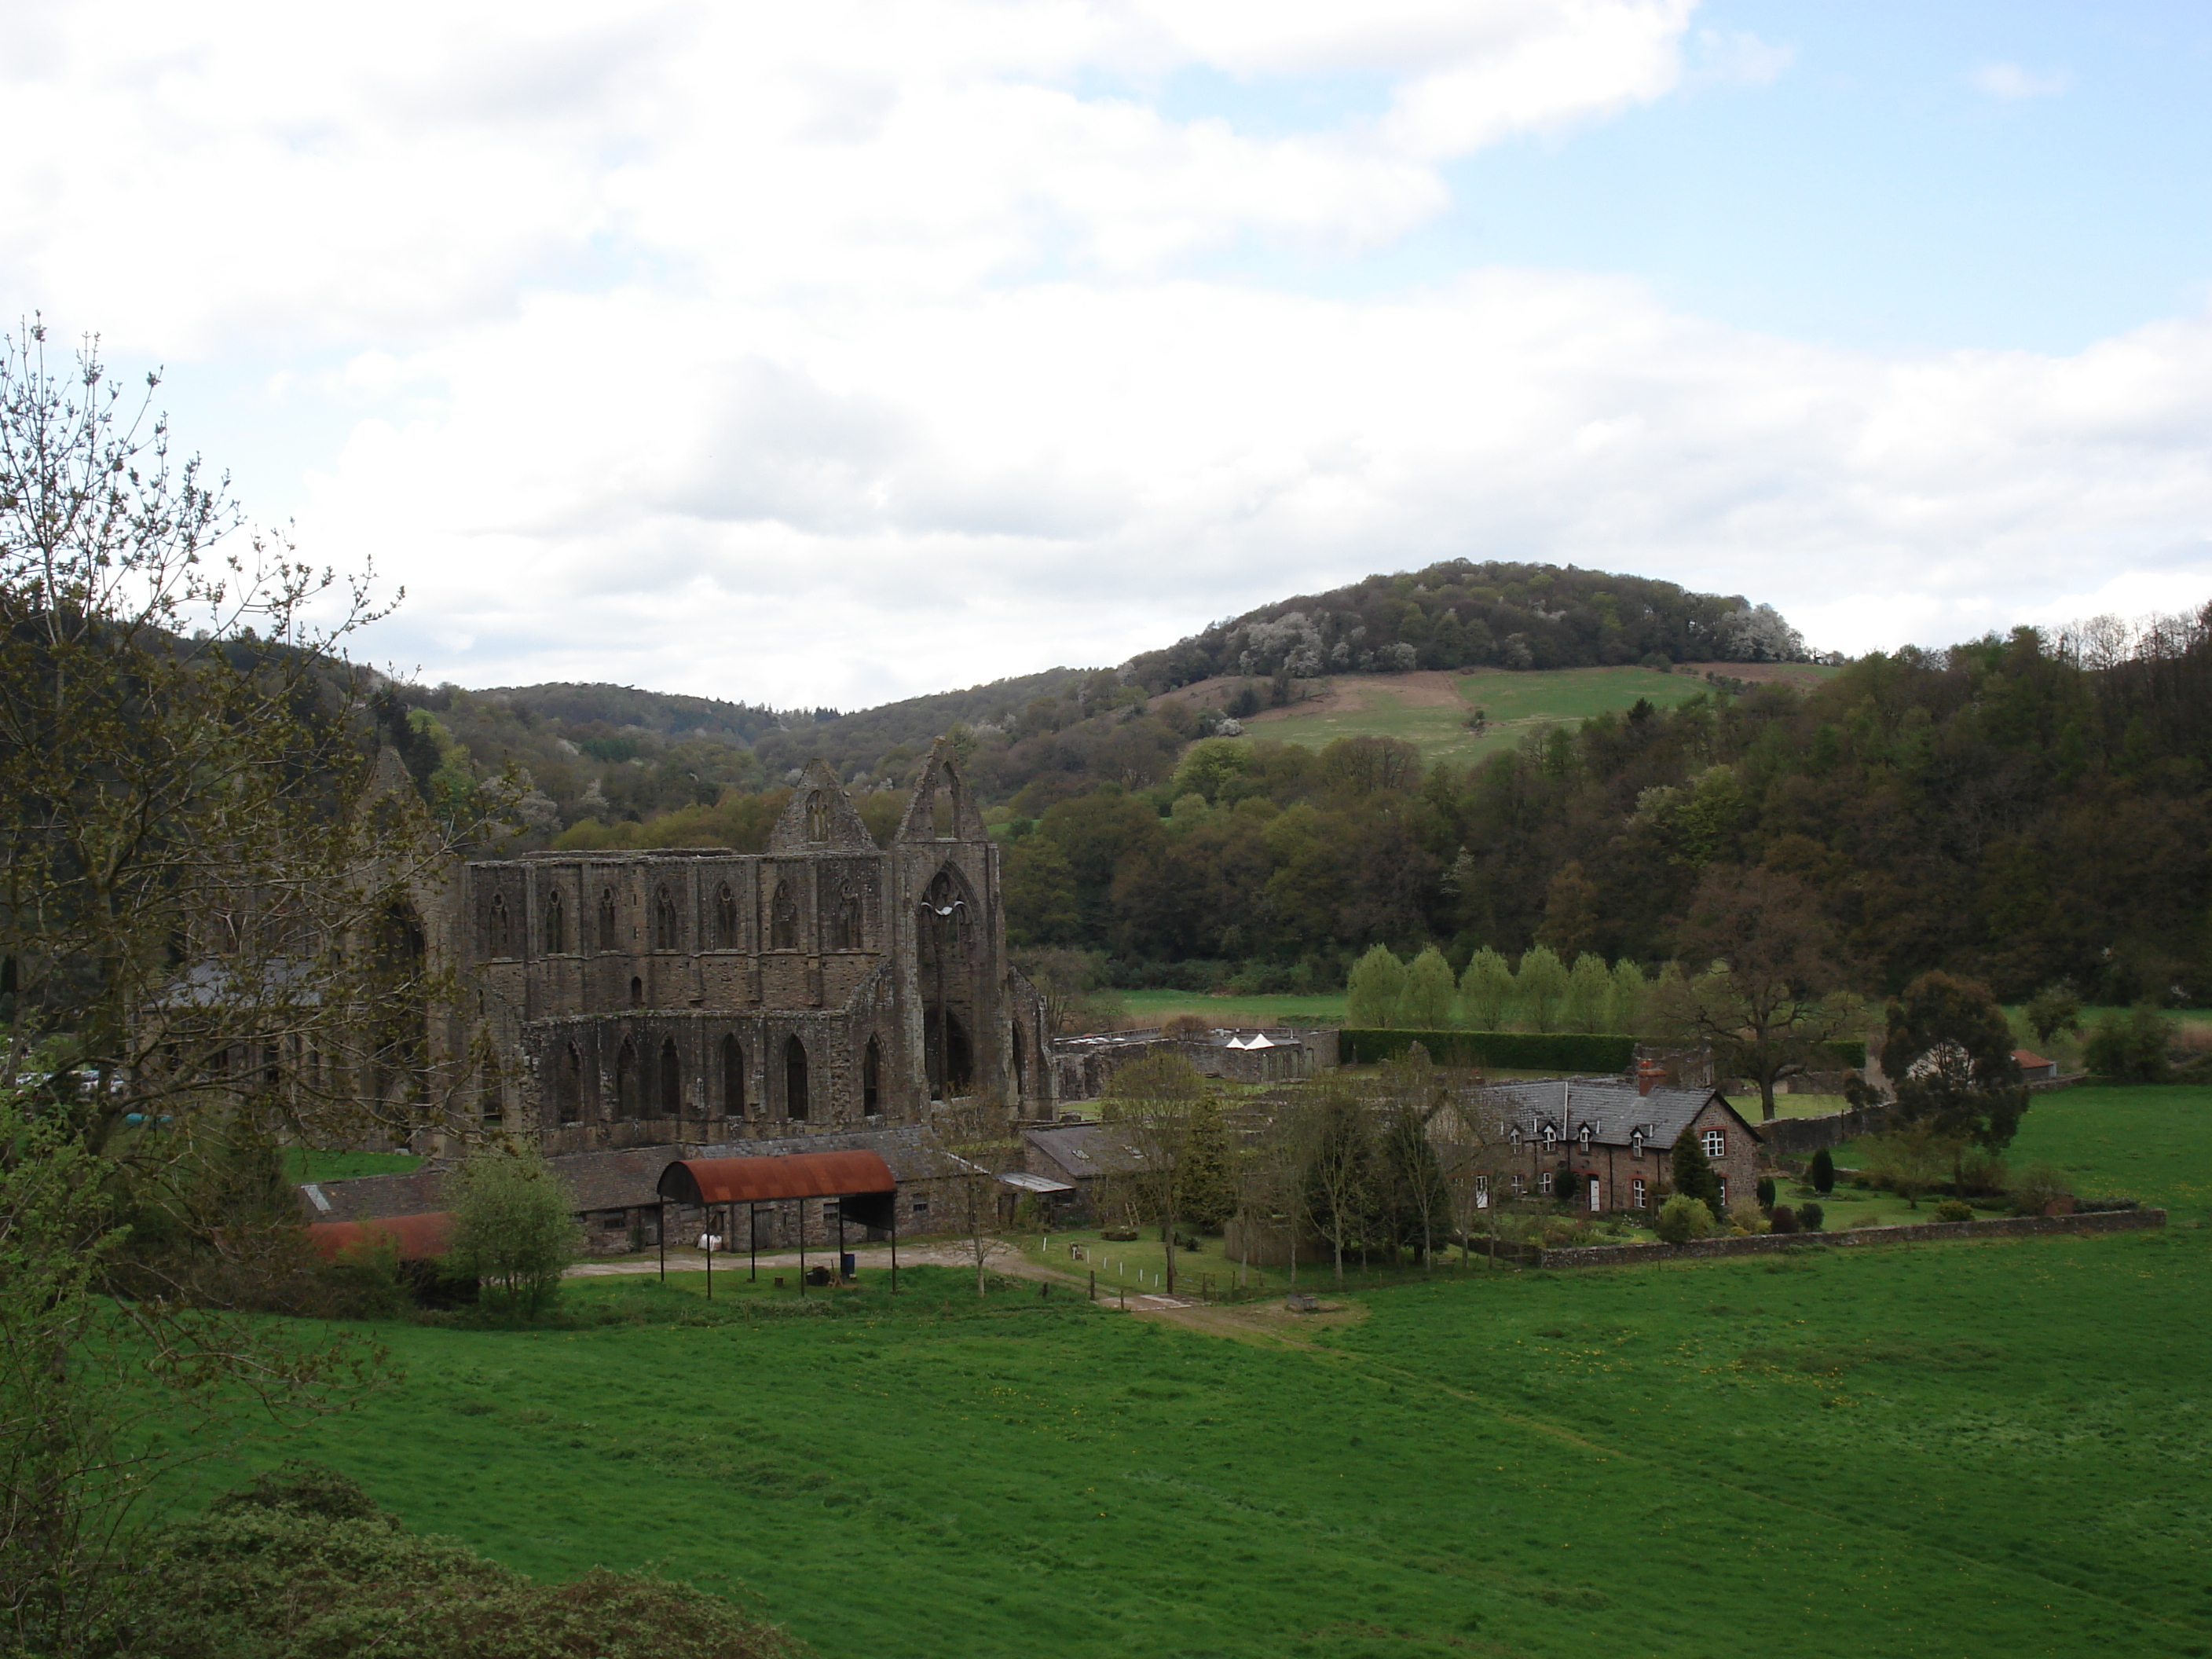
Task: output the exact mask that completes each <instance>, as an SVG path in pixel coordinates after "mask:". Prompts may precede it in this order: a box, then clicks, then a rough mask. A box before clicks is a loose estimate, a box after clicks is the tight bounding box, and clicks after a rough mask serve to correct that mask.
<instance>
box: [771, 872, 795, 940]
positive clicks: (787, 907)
mask: <svg viewBox="0 0 2212 1659" xmlns="http://www.w3.org/2000/svg"><path fill="white" fill-rule="evenodd" d="M768 948H769V950H771V951H796V950H797V949H798V948H799V901H798V900H797V899H796V898H794V897H793V896H792V891H791V884H790V883H789V882H785V881H780V882H778V883H776V884H775V899H774V900H773V901H772V902H770V903H769V925H768Z"/></svg>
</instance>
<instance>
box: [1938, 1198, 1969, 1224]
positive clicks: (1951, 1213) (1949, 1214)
mask: <svg viewBox="0 0 2212 1659" xmlns="http://www.w3.org/2000/svg"><path fill="white" fill-rule="evenodd" d="M1973 1218H1974V1206H1972V1205H1971V1204H1966V1203H1962V1202H1960V1200H1957V1199H1955V1198H1947V1199H1945V1200H1943V1201H1942V1203H1941V1204H1938V1205H1937V1206H1936V1220H1938V1221H1972V1219H1973Z"/></svg>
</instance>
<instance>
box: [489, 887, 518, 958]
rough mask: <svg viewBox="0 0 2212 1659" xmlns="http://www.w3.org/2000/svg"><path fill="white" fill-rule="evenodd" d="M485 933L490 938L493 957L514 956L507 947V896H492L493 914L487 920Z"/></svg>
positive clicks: (499, 894)
mask: <svg viewBox="0 0 2212 1659" xmlns="http://www.w3.org/2000/svg"><path fill="white" fill-rule="evenodd" d="M484 931H485V933H487V935H489V940H490V944H491V954H492V955H494V956H495V957H504V956H509V955H512V954H513V952H512V951H510V950H509V948H508V945H507V939H508V933H507V895H506V894H504V893H494V894H493V895H492V896H491V914H490V915H489V916H488V917H486V918H485V928H484Z"/></svg>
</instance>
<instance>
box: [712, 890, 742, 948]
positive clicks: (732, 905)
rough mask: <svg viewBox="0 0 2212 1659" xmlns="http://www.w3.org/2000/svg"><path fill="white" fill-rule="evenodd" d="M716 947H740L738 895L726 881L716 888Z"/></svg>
mask: <svg viewBox="0 0 2212 1659" xmlns="http://www.w3.org/2000/svg"><path fill="white" fill-rule="evenodd" d="M714 948H715V949H716V950H717V951H734V950H736V949H737V948H738V895H737V890H736V889H734V888H732V886H731V885H730V884H729V883H727V882H724V883H723V884H721V885H720V887H717V888H716V889H715V890H714Z"/></svg>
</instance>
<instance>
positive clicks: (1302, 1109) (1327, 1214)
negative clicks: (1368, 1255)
mask: <svg viewBox="0 0 2212 1659" xmlns="http://www.w3.org/2000/svg"><path fill="white" fill-rule="evenodd" d="M1297 1125H1298V1144H1299V1146H1300V1149H1301V1153H1302V1156H1301V1157H1300V1159H1299V1162H1300V1164H1301V1165H1302V1166H1303V1170H1304V1188H1305V1200H1304V1209H1305V1212H1306V1213H1307V1214H1308V1215H1309V1216H1310V1217H1311V1218H1312V1220H1313V1224H1314V1226H1315V1228H1316V1231H1319V1232H1320V1234H1321V1235H1322V1237H1324V1238H1326V1239H1327V1240H1328V1243H1329V1248H1330V1249H1331V1250H1332V1251H1333V1252H1334V1255H1335V1264H1336V1276H1337V1278H1338V1279H1340V1280H1341V1279H1343V1277H1344V1254H1345V1252H1346V1250H1348V1249H1352V1248H1354V1247H1355V1246H1356V1245H1357V1244H1358V1243H1359V1241H1360V1239H1361V1238H1362V1237H1364V1233H1365V1230H1366V1227H1367V1225H1368V1222H1369V1219H1370V1214H1371V1211H1372V1207H1373V1204H1374V1198H1375V1182H1376V1170H1375V1124H1374V1113H1373V1109H1372V1108H1371V1107H1370V1105H1369V1103H1367V1102H1366V1101H1365V1100H1364V1099H1363V1098H1361V1097H1360V1096H1359V1095H1358V1093H1356V1092H1355V1091H1352V1089H1351V1088H1349V1087H1348V1086H1346V1085H1345V1084H1343V1083H1341V1082H1337V1081H1330V1082H1327V1083H1323V1084H1321V1085H1317V1086H1316V1087H1315V1088H1313V1089H1311V1090H1310V1091H1306V1092H1305V1094H1304V1096H1303V1097H1302V1098H1301V1100H1300V1102H1299V1105H1298V1108H1297Z"/></svg>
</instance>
